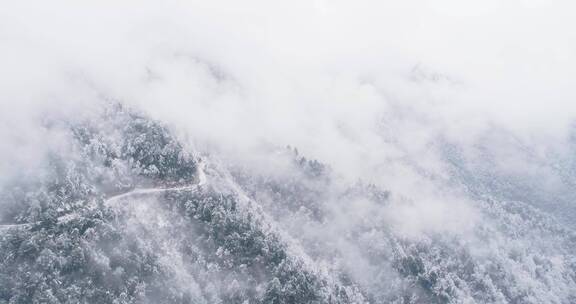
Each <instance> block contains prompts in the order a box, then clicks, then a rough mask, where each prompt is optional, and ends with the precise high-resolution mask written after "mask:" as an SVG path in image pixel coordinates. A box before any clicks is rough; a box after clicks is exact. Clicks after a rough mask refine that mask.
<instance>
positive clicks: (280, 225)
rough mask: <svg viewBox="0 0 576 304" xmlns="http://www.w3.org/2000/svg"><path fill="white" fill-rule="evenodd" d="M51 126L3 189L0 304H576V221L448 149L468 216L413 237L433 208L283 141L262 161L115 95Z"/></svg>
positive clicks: (454, 184) (452, 182)
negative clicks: (187, 132)
mask: <svg viewBox="0 0 576 304" xmlns="http://www.w3.org/2000/svg"><path fill="white" fill-rule="evenodd" d="M44 128H46V130H49V132H57V133H58V134H60V136H63V137H65V138H67V140H68V142H69V143H70V144H69V145H66V146H64V147H59V148H58V149H54V150H53V151H51V152H50V153H49V155H48V156H47V157H46V159H45V162H44V163H43V165H42V174H38V175H36V176H33V177H31V176H24V175H22V176H18V175H15V177H13V179H12V180H11V181H10V183H8V184H6V186H4V187H3V188H2V192H1V198H2V205H3V207H4V210H5V212H2V216H3V217H2V221H1V223H0V261H1V262H0V301H1V302H2V303H572V302H574V301H576V298H575V293H574V291H575V290H576V256H575V253H576V234H575V233H574V231H573V230H572V227H569V226H566V225H562V224H561V223H559V222H558V221H557V220H555V218H554V217H553V216H551V215H550V214H548V213H545V212H542V211H541V210H540V209H538V206H534V204H531V203H530V202H525V201H522V200H513V198H511V197H507V196H503V195H499V194H500V193H502V192H506V193H510V191H501V189H500V187H498V186H493V185H487V184H486V183H485V182H482V180H492V181H493V182H494V183H496V184H497V185H502V186H501V187H512V188H513V189H518V190H519V191H520V190H521V189H522V188H520V187H519V186H517V185H514V184H513V181H510V182H509V183H508V184H505V182H506V181H507V180H502V179H496V178H493V179H489V178H488V177H487V176H485V177H483V176H484V175H480V176H476V177H474V176H473V174H471V173H470V172H469V171H467V170H465V169H464V168H462V166H458V165H457V163H458V162H457V161H456V159H457V158H458V155H459V154H458V152H457V151H456V149H452V150H450V153H447V154H446V155H447V158H448V159H449V160H450V161H449V163H450V164H452V165H453V167H454V170H456V171H455V173H454V174H453V175H452V177H451V178H450V179H448V180H446V181H444V182H442V183H443V184H446V185H451V187H453V188H458V189H461V192H460V193H459V194H458V195H462V196H466V197H468V198H469V200H470V203H469V204H467V205H466V206H458V205H450V208H456V209H458V208H459V209H458V210H456V212H457V215H458V216H463V215H466V214H472V216H471V217H469V218H466V220H467V221H472V222H471V223H469V225H462V224H461V223H457V224H456V225H458V227H459V229H453V228H450V227H436V228H435V229H427V228H428V226H427V224H426V223H421V227H422V229H426V230H425V231H413V230H414V229H419V228H414V225H407V224H406V223H405V221H426V217H428V216H430V217H432V218H433V217H435V216H437V215H435V214H432V213H434V212H438V211H437V210H436V209H437V207H438V206H436V207H434V208H431V209H430V210H422V211H421V213H422V214H419V215H416V217H415V218H412V216H413V213H414V212H413V208H421V207H422V205H419V204H418V202H415V201H413V200H411V199H410V198H408V197H406V198H394V199H393V197H394V196H395V194H394V193H393V192H390V191H388V190H387V189H382V188H380V187H378V186H376V185H374V184H370V183H367V182H363V181H361V180H359V181H357V182H356V183H352V184H348V183H346V182H344V181H343V180H342V179H341V178H339V177H338V176H337V174H335V173H334V172H333V170H331V168H330V166H329V165H327V164H324V163H322V162H320V161H317V160H309V159H307V158H305V157H304V156H301V155H299V153H298V151H297V150H296V149H295V148H292V147H286V148H271V150H270V157H269V159H268V161H270V160H273V163H274V164H275V166H276V167H270V168H269V169H268V170H255V169H254V168H253V167H250V166H246V165H243V164H238V163H233V162H230V161H226V160H224V159H221V158H219V157H218V156H217V155H201V154H200V153H199V152H198V151H195V150H194V148H193V147H190V146H188V145H185V144H183V143H182V142H181V141H180V140H179V139H178V137H176V136H175V135H173V132H172V131H171V130H170V129H169V128H168V127H167V126H165V125H163V124H162V123H161V122H159V121H155V120H153V119H150V118H148V117H147V116H146V115H144V114H140V113H138V112H136V111H135V110H133V109H130V108H127V107H125V106H122V105H121V104H118V103H112V104H107V105H105V106H103V108H102V109H101V111H100V112H99V113H97V114H94V115H92V116H91V117H90V119H84V118H78V119H73V120H72V121H66V120H61V119H47V120H46V122H45V123H44ZM474 178H476V179H474ZM508 180H509V179H508ZM447 187H448V186H447ZM462 189H463V190H462ZM414 191H418V190H417V189H414ZM520 198H521V197H519V199H520ZM446 199H448V197H447V198H446ZM426 212H431V214H427V213H426ZM439 212H445V213H446V214H448V215H445V217H446V218H448V219H450V215H449V214H450V213H453V212H455V211H454V210H450V209H440V211H439ZM449 222H450V221H448V222H447V223H449ZM464 224H466V223H464ZM416 226H418V225H416ZM430 227H435V225H433V226H430Z"/></svg>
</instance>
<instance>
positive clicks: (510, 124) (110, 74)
mask: <svg viewBox="0 0 576 304" xmlns="http://www.w3.org/2000/svg"><path fill="white" fill-rule="evenodd" d="M575 10H576V4H573V2H571V1H553V0H551V1H544V0H509V1H496V0H488V1H471V0H466V1H461V0H460V1H457V0H442V1H424V0H407V1H395V2H392V1H320V0H318V1H300V0H298V1H284V2H280V1H243V2H239V1H219V0H218V1H155V2H154V1H50V2H36V1H17V2H16V1H13V2H9V1H2V4H1V5H0V100H1V103H0V106H1V108H0V123H1V125H0V127H1V130H0V136H1V137H0V142H1V145H2V146H1V147H0V157H1V158H2V159H3V163H2V164H1V165H0V170H2V171H0V175H1V176H3V177H7V176H10V175H12V174H16V173H21V172H22V170H32V169H31V168H34V163H35V162H39V159H40V158H41V156H42V153H43V151H44V149H52V148H54V147H58V146H59V145H63V143H58V138H59V137H58V135H57V134H43V133H41V132H44V131H41V130H43V129H42V128H41V127H40V123H39V121H40V120H41V117H43V115H46V113H52V114H53V113H58V114H57V115H65V116H69V117H75V116H77V115H89V113H90V111H91V109H92V108H93V107H95V106H97V104H98V103H100V102H102V100H118V101H121V102H124V103H127V104H130V105H133V106H134V107H136V108H139V109H142V110H143V111H144V112H146V113H147V114H149V115H151V116H152V117H154V118H157V119H159V120H161V121H164V122H167V123H169V124H170V126H171V127H172V128H173V129H174V130H177V131H178V132H180V133H179V134H181V136H182V138H184V139H186V140H190V142H191V143H192V144H193V145H194V146H195V147H197V149H199V150H200V151H202V152H206V153H214V154H217V155H219V157H222V158H224V159H227V160H230V161H232V162H240V163H243V164H247V165H248V166H254V167H256V168H255V169H258V170H270V169H271V168H268V164H269V163H268V162H267V161H266V155H267V154H268V153H269V151H270V149H271V147H272V148H273V147H284V146H286V145H291V146H294V147H297V148H298V149H299V151H300V153H301V154H303V155H305V156H306V157H311V158H315V159H319V160H320V161H322V162H325V163H327V164H328V165H330V166H331V168H332V169H333V170H334V172H335V173H336V174H337V175H338V176H340V177H341V178H342V179H343V180H344V181H345V182H355V181H356V180H358V179H362V180H364V181H368V182H372V183H375V184H377V185H379V186H382V187H383V188H385V189H390V190H392V193H393V195H394V198H395V200H394V203H393V204H391V205H390V206H388V207H386V208H387V209H385V210H380V211H378V212H381V213H382V219H381V220H385V221H388V222H390V223H391V224H392V225H395V227H397V228H398V229H399V231H401V232H402V233H403V234H406V235H409V236H411V235H418V234H420V233H421V232H422V231H427V230H430V229H433V230H434V229H435V230H436V231H437V232H444V231H452V232H454V233H463V234H465V233H467V231H468V229H469V227H470V225H472V224H473V223H474V221H476V220H477V216H478V215H477V214H476V212H475V211H474V208H473V207H472V206H471V205H470V204H468V201H467V199H466V198H464V197H463V196H462V195H460V194H459V193H458V192H457V191H452V190H450V191H448V190H446V188H444V185H443V184H442V183H437V180H436V179H430V178H428V177H427V176H428V175H427V174H431V175H434V176H439V177H442V178H447V176H448V175H449V174H450V173H449V172H448V171H447V169H446V168H445V164H444V163H443V161H442V156H441V155H440V154H439V151H438V149H437V146H435V145H437V144H438V143H439V142H440V140H446V141H449V142H455V143H458V144H461V145H462V146H463V147H465V148H466V147H468V148H470V151H465V152H467V153H470V154H473V153H475V151H474V149H473V147H474V145H475V144H476V143H477V142H478V141H479V140H481V139H482V138H486V137H488V138H489V137H490V135H487V134H489V133H490V132H493V130H504V131H505V132H509V133H510V134H512V136H513V137H514V138H517V139H518V140H519V141H520V142H522V143H523V144H525V145H528V146H530V147H533V148H534V150H535V151H537V152H538V153H542V155H544V154H546V153H549V152H550V151H554V152H555V153H558V154H563V153H566V151H565V142H566V140H567V139H568V136H569V134H570V127H571V124H572V121H573V119H574V118H575V117H576V102H575V100H576V90H574V88H575V87H576V78H575V77H574V76H573V74H574V71H576V55H575V54H576V32H574V31H573V29H574V28H576V20H575V19H574V18H573V15H574V11H575ZM504 131H503V132H504ZM493 153H495V155H499V156H500V158H499V160H500V163H501V164H503V165H502V166H503V170H504V171H506V172H508V171H513V172H514V174H517V175H524V174H534V175H536V174H552V173H548V172H547V171H545V169H542V168H540V167H538V166H536V165H533V164H531V163H530V160H524V159H521V158H520V159H519V158H516V157H515V153H516V151H515V150H512V149H511V148H508V147H507V146H506V145H499V144H496V145H494V146H493ZM272 169H275V168H272ZM423 172H424V173H423ZM0 182H1V180H0ZM551 182H553V181H551ZM550 187H551V188H554V185H551V186H550ZM406 201H409V202H410V203H405V202H406ZM354 206H355V207H358V208H355V209H354V210H348V209H344V211H342V212H343V214H342V216H340V217H337V218H338V222H337V223H336V224H338V226H340V227H341V226H346V225H354V224H355V223H356V221H360V220H361V218H362V217H363V213H365V212H369V211H370V210H372V209H371V208H374V207H373V206H366V205H364V204H363V203H362V202H358V203H357V204H354ZM392 211H393V212H392ZM338 212H340V211H338ZM379 218H380V217H379ZM335 229H336V228H335ZM326 233H331V232H326ZM333 233H334V234H337V233H338V231H335V232H333Z"/></svg>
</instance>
